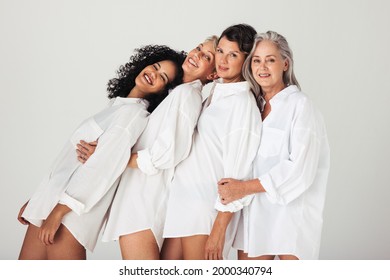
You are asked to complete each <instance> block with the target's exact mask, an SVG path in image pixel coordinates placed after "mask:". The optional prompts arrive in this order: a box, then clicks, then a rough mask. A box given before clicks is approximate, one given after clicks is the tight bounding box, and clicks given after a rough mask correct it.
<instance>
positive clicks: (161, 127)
mask: <svg viewBox="0 0 390 280" xmlns="http://www.w3.org/2000/svg"><path fill="white" fill-rule="evenodd" d="M201 90H202V83H201V82H200V81H199V80H196V81H193V82H190V83H185V84H182V85H179V86H177V87H176V88H174V89H173V90H172V91H171V92H170V93H169V95H168V96H167V97H166V98H165V99H164V101H163V102H161V104H160V105H159V106H158V107H157V108H156V109H155V110H154V111H153V113H152V114H151V115H150V117H149V122H148V125H147V126H146V128H145V130H144V132H143V133H142V135H141V136H140V138H139V139H138V141H137V143H136V145H135V146H134V149H133V152H137V153H138V159H137V163H138V167H139V169H133V168H127V169H126V170H125V172H124V173H123V175H122V177H121V182H120V185H119V187H118V190H117V194H116V196H115V199H114V202H113V205H112V207H111V210H110V215H109V218H108V222H107V226H106V227H105V230H104V234H103V241H110V240H117V239H118V238H119V236H121V235H124V234H130V233H134V232H137V231H140V230H146V229H151V230H152V232H153V234H154V236H155V238H156V241H157V244H158V245H159V247H160V248H161V246H162V242H163V238H162V230H163V225H164V220H165V212H166V200H167V196H168V187H167V184H168V182H170V181H171V179H172V176H173V171H174V168H175V167H176V165H177V164H178V163H179V162H181V161H182V160H183V159H185V158H186V157H187V156H188V154H189V152H190V150H191V145H192V138H193V133H194V129H195V126H196V124H197V121H198V118H199V114H200V110H201V108H202V97H201Z"/></svg>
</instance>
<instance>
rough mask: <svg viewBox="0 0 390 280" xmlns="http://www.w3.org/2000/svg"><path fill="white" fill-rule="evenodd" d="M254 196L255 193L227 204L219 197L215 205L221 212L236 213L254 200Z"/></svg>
mask: <svg viewBox="0 0 390 280" xmlns="http://www.w3.org/2000/svg"><path fill="white" fill-rule="evenodd" d="M253 196H254V195H247V196H245V197H243V198H241V199H238V200H235V201H232V202H230V203H228V204H226V205H224V204H222V203H221V200H220V198H219V197H218V199H217V201H216V202H215V206H214V207H215V209H217V210H218V211H220V212H231V213H234V212H237V211H240V210H241V209H242V208H243V207H244V206H248V205H249V203H250V202H251V201H252V198H253Z"/></svg>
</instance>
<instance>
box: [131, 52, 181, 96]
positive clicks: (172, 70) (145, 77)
mask: <svg viewBox="0 0 390 280" xmlns="http://www.w3.org/2000/svg"><path fill="white" fill-rule="evenodd" d="M176 70H177V69H176V65H175V64H174V63H173V62H172V61H170V60H163V61H160V62H156V63H154V64H152V65H149V66H146V67H145V68H144V69H143V70H142V71H141V73H139V74H138V76H137V77H136V78H135V88H137V92H138V93H139V94H141V95H147V94H151V93H158V92H160V91H162V90H163V89H164V88H165V86H166V85H167V84H169V83H170V82H172V81H173V80H174V79H175V76H176V72H177V71H176Z"/></svg>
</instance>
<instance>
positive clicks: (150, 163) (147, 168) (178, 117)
mask: <svg viewBox="0 0 390 280" xmlns="http://www.w3.org/2000/svg"><path fill="white" fill-rule="evenodd" d="M180 94H181V95H184V94H186V95H187V96H186V98H185V99H184V98H183V96H177V97H178V100H177V101H175V102H173V105H172V106H171V107H170V108H167V110H168V114H167V116H166V119H165V120H164V122H163V123H162V126H163V128H162V131H161V132H160V133H159V135H158V136H157V138H156V139H155V141H154V142H153V144H152V146H151V147H148V148H146V149H144V150H140V151H138V158H137V164H138V168H139V169H140V170H141V171H142V172H143V173H145V174H147V175H153V174H156V173H158V172H159V171H160V170H164V169H170V168H174V167H175V166H176V165H177V164H178V163H179V162H181V161H182V160H183V159H185V158H186V157H187V156H188V154H189V152H190V149H191V145H192V137H193V133H194V129H195V126H196V123H197V120H198V117H199V113H200V109H201V99H200V95H199V93H193V94H192V93H189V92H186V93H178V95H180ZM191 96H192V97H191Z"/></svg>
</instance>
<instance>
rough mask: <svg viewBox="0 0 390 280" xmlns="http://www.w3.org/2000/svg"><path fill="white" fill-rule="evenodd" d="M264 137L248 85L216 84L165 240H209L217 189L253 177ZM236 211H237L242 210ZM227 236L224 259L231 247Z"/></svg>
mask: <svg viewBox="0 0 390 280" xmlns="http://www.w3.org/2000/svg"><path fill="white" fill-rule="evenodd" d="M260 132H261V116H260V111H259V109H258V107H257V105H256V101H255V98H254V96H253V94H252V93H251V92H250V89H249V84H248V83H247V82H239V83H227V84H224V83H218V82H216V83H215V88H214V89H213V93H212V99H211V103H210V105H209V106H207V107H205V108H204V110H203V111H202V113H201V115H200V117H199V121H198V127H197V130H196V131H195V136H194V142H193V146H192V150H191V152H190V155H189V156H188V158H187V159H186V160H184V161H183V162H182V163H180V164H179V165H178V166H177V168H176V170H175V174H174V178H173V181H172V186H171V190H170V197H169V202H168V210H167V219H166V222H165V228H164V236H165V237H183V236H191V235H196V234H210V231H211V228H212V226H213V222H214V219H215V217H216V214H217V210H216V209H215V208H214V207H215V201H216V199H217V197H218V194H217V183H218V181H219V180H220V179H221V178H224V177H232V178H238V179H249V178H251V177H252V162H253V160H254V158H255V156H256V153H257V150H258V147H259V143H260ZM235 206H238V205H235ZM235 206H233V211H236V210H238V209H240V207H242V205H241V206H239V207H238V208H236V207H235ZM231 207H232V205H226V206H225V205H222V204H218V209H220V210H221V211H231V210H232V208H231ZM234 227H235V225H232V227H231V228H232V231H231V232H230V233H232V234H234V233H233V232H234V230H235V229H234ZM227 235H228V237H227V245H226V248H225V249H226V250H225V253H224V255H225V257H226V252H228V251H229V249H230V247H229V245H230V244H231V243H230V244H229V242H230V239H229V238H230V235H229V233H228V234H227Z"/></svg>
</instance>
